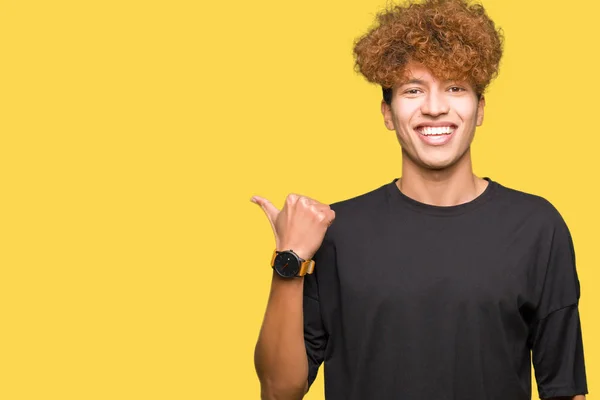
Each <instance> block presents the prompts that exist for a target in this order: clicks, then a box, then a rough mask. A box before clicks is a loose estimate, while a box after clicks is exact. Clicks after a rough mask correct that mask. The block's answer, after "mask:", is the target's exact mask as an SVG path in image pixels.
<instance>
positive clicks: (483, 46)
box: [354, 0, 504, 103]
mask: <svg viewBox="0 0 600 400" xmlns="http://www.w3.org/2000/svg"><path fill="white" fill-rule="evenodd" d="M376 22H378V24H377V23H376V26H375V27H373V28H372V29H371V30H370V31H369V32H367V33H366V34H365V35H364V36H362V37H360V38H358V39H357V40H356V41H355V43H354V56H355V69H356V71H357V72H359V73H361V74H362V75H363V76H364V77H365V78H366V79H367V80H368V81H370V82H372V83H377V84H379V85H381V87H382V88H383V91H384V99H386V97H387V99H386V101H387V102H388V103H390V102H391V88H392V87H393V86H394V85H395V84H397V83H399V82H401V81H402V80H403V79H404V78H405V74H406V72H407V71H406V66H407V64H408V63H409V62H416V63H419V64H422V65H423V66H425V67H426V68H428V69H430V70H431V71H432V72H433V74H434V75H435V76H436V77H437V78H439V79H452V80H466V81H468V82H470V83H471V84H473V86H474V88H475V91H476V92H477V94H478V95H482V94H483V92H484V91H485V89H486V88H487V86H488V85H489V83H490V81H491V80H492V79H493V78H495V77H496V76H497V75H498V66H499V64H500V59H501V57H502V48H503V43H504V36H503V33H502V30H501V29H500V28H498V29H496V26H495V24H494V22H493V21H492V20H491V19H490V18H489V17H488V16H487V14H486V12H485V9H484V8H483V6H482V5H480V4H469V3H468V1H467V0H425V1H424V2H422V3H414V2H409V3H408V4H403V5H394V6H392V7H391V8H388V9H386V10H384V11H382V12H380V13H379V14H378V15H377V20H376ZM386 90H387V96H386ZM388 100H390V101H388Z"/></svg>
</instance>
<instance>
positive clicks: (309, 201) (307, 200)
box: [298, 196, 321, 206]
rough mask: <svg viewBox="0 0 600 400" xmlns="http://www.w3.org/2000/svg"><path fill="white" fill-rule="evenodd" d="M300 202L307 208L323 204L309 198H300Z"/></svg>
mask: <svg viewBox="0 0 600 400" xmlns="http://www.w3.org/2000/svg"><path fill="white" fill-rule="evenodd" d="M298 201H299V202H301V203H302V204H303V205H305V206H311V205H313V204H321V203H319V202H318V201H317V200H315V199H311V198H310V197H308V196H300V198H299V199H298Z"/></svg>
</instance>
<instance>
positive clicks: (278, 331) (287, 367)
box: [253, 195, 335, 400]
mask: <svg viewBox="0 0 600 400" xmlns="http://www.w3.org/2000/svg"><path fill="white" fill-rule="evenodd" d="M253 201H254V202H255V203H256V204H258V205H260V206H261V208H262V209H263V211H264V212H265V214H266V215H267V218H268V219H269V222H270V223H271V227H272V228H273V231H274V233H275V241H276V248H277V250H287V249H292V250H294V251H295V252H296V253H297V254H298V255H299V256H300V257H301V258H303V259H305V260H308V259H311V258H312V257H313V256H314V254H315V253H316V252H317V249H318V248H319V247H320V246H321V243H322V241H323V238H324V236H325V232H326V231H327V228H328V227H329V225H330V224H331V222H332V221H333V219H334V218H335V213H334V212H333V210H331V209H330V207H329V206H328V205H325V204H321V203H319V202H317V201H316V200H312V199H309V198H308V197H303V196H297V195H289V196H288V197H287V199H286V203H285V206H284V207H283V209H282V210H281V211H279V210H278V209H277V208H276V207H275V206H274V205H273V204H271V202H269V201H268V200H266V199H263V198H260V197H257V196H255V197H254V198H253ZM303 296H304V278H292V279H286V278H282V277H280V276H279V275H278V274H277V273H276V272H275V271H273V277H272V281H271V292H270V295H269V301H268V304H267V310H266V313H265V317H264V320H263V324H262V328H261V331H260V334H259V338H258V342H257V344H256V349H255V353H254V364H255V367H256V373H257V375H258V378H259V380H260V384H261V398H262V399H263V400H279V399H282V400H300V399H302V398H303V397H304V394H306V392H307V390H308V387H309V385H308V374H309V361H308V356H307V348H306V345H305V338H304V314H303V313H304V310H303V308H304V303H303Z"/></svg>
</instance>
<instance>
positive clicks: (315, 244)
mask: <svg viewBox="0 0 600 400" xmlns="http://www.w3.org/2000/svg"><path fill="white" fill-rule="evenodd" d="M252 202H254V203H256V204H258V205H259V206H260V207H261V208H262V209H263V211H264V212H265V214H266V215H267V218H268V219H269V222H270V223H271V227H272V228H273V233H274V234H275V244H276V249H277V250H278V251H281V250H293V251H294V252H295V253H296V254H298V255H299V256H300V257H301V258H303V259H305V260H310V259H311V258H312V257H313V255H314V254H315V253H316V252H317V250H318V249H319V247H320V246H321V243H322V242H323V238H324V237H325V232H327V228H328V227H329V226H330V225H331V223H332V222H333V220H334V219H335V212H334V211H333V210H332V209H331V208H330V207H329V206H328V205H327V204H323V203H319V202H318V201H316V200H313V199H311V198H309V197H306V196H300V195H297V194H290V195H288V196H287V198H286V200H285V204H284V206H283V208H282V209H281V211H280V210H279V209H277V207H275V206H274V205H273V203H271V202H270V201H269V200H267V199H265V198H262V197H259V196H254V197H252Z"/></svg>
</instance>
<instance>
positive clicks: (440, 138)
mask: <svg viewBox="0 0 600 400" xmlns="http://www.w3.org/2000/svg"><path fill="white" fill-rule="evenodd" d="M457 128H458V127H457V126H456V125H454V124H444V125H438V126H433V125H427V124H421V125H418V126H416V127H415V131H416V132H417V133H418V134H419V137H420V138H421V139H422V140H423V141H424V142H425V143H426V144H429V145H432V146H441V145H443V144H446V143H448V142H449V141H450V139H452V137H453V134H454V132H455V131H456V129H457Z"/></svg>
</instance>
